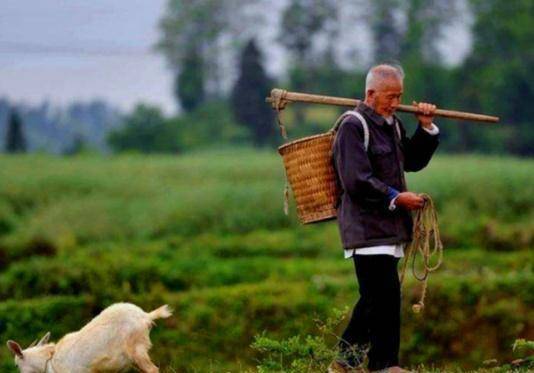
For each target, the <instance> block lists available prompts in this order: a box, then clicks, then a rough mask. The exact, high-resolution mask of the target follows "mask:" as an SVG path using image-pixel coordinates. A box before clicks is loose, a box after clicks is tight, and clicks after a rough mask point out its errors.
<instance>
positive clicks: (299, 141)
mask: <svg viewBox="0 0 534 373" xmlns="http://www.w3.org/2000/svg"><path fill="white" fill-rule="evenodd" d="M332 134H333V131H328V132H324V133H320V134H318V135H313V136H307V137H302V138H300V139H297V140H293V141H291V142H288V143H285V144H283V145H280V146H279V147H278V152H279V153H280V154H282V151H283V150H285V149H286V148H288V147H290V146H292V145H296V144H300V143H301V142H305V141H309V140H315V139H318V138H321V137H325V136H331V135H332Z"/></svg>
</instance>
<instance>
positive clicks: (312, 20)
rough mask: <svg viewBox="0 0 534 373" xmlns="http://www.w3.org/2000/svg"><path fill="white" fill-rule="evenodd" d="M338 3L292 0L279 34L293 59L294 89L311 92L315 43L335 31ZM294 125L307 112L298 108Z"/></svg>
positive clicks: (292, 81)
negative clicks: (310, 84)
mask: <svg viewBox="0 0 534 373" xmlns="http://www.w3.org/2000/svg"><path fill="white" fill-rule="evenodd" d="M336 21H337V3H336V1H334V0H290V1H289V4H288V6H287V7H286V8H285V10H284V12H283V14H282V22H281V28H280V34H279V38H278V39H279V41H280V43H281V44H282V45H283V46H284V47H285V48H286V49H287V50H288V52H289V54H290V56H291V67H290V69H289V78H290V84H291V88H292V89H294V90H296V91H300V92H305V91H308V82H309V81H311V79H312V73H311V70H312V69H313V67H314V65H316V62H317V59H316V58H314V57H316V56H314V55H313V54H314V42H315V39H316V38H317V37H318V36H319V35H325V34H328V33H329V30H328V28H329V27H336ZM294 110H295V121H296V122H298V123H303V122H304V121H305V115H304V111H303V110H302V108H301V107H300V106H296V107H295V109H294Z"/></svg>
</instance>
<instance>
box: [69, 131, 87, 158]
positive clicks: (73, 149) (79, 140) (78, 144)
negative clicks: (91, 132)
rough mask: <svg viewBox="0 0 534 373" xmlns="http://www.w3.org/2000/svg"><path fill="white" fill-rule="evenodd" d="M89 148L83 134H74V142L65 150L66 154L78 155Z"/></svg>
mask: <svg viewBox="0 0 534 373" xmlns="http://www.w3.org/2000/svg"><path fill="white" fill-rule="evenodd" d="M87 150H88V146H87V141H85V138H84V136H83V135H82V134H77V135H76V136H74V141H73V142H72V144H71V145H70V146H69V147H67V148H66V149H65V150H64V151H63V154H64V155H76V154H81V153H83V152H85V151H87Z"/></svg>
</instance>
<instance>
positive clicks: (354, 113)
mask: <svg viewBox="0 0 534 373" xmlns="http://www.w3.org/2000/svg"><path fill="white" fill-rule="evenodd" d="M349 115H350V116H353V117H356V118H358V119H359V120H360V122H361V124H362V128H363V147H364V149H365V151H367V149H369V126H368V124H367V121H366V120H365V118H364V117H363V115H361V114H360V113H358V112H357V111H356V110H348V111H346V112H344V113H343V114H341V115H340V116H339V118H337V120H336V123H334V127H332V131H334V132H337V129H338V128H339V126H340V125H341V123H342V122H343V120H344V119H345V118H346V117H348V116H349ZM395 123H397V122H395ZM397 130H398V131H399V128H398V127H397ZM399 133H400V132H399ZM399 136H400V135H399Z"/></svg>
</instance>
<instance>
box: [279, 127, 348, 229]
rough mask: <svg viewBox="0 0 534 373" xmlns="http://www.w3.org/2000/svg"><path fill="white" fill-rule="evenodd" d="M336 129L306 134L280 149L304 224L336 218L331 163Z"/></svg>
mask: <svg viewBox="0 0 534 373" xmlns="http://www.w3.org/2000/svg"><path fill="white" fill-rule="evenodd" d="M334 136H335V132H334V131H329V132H326V133H323V134H320V135H315V136H309V137H304V138H302V139H298V140H295V141H292V142H289V143H287V144H284V145H282V146H280V147H279V148H278V152H279V153H280V155H281V156H282V159H283V161H284V166H285V169H286V176H287V180H288V182H289V185H290V186H291V190H292V191H293V196H294V197H295V201H296V204H297V214H298V217H299V220H300V222H301V223H302V224H310V223H318V222H321V221H325V220H330V219H335V218H336V208H335V204H336V200H337V196H338V188H337V183H336V175H335V171H334V167H333V163H332V145H333V142H334Z"/></svg>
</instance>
